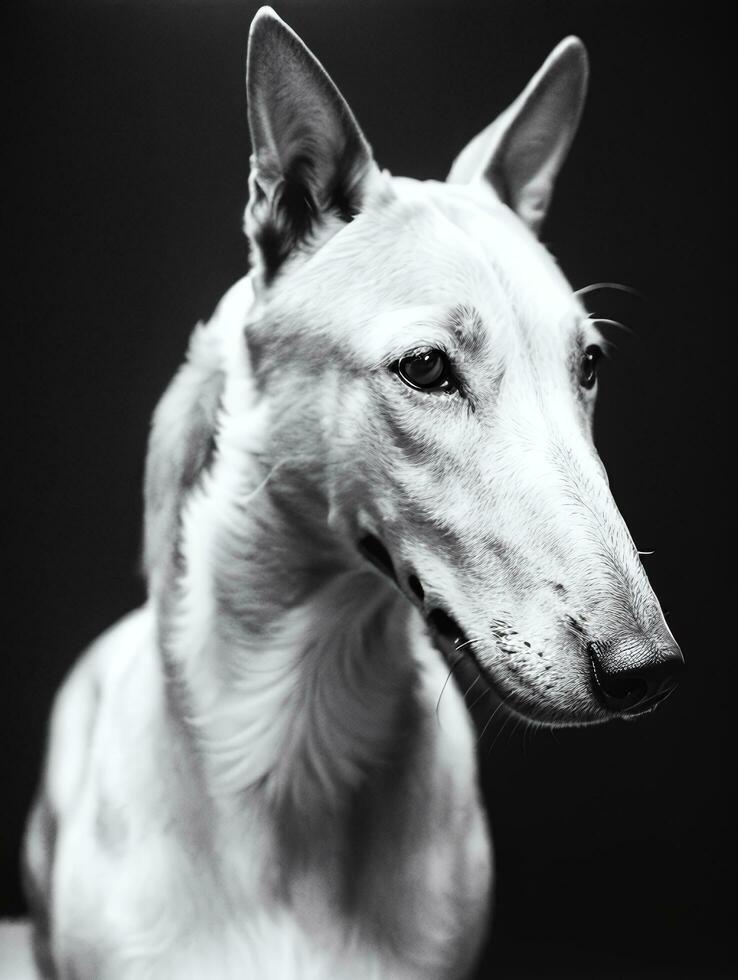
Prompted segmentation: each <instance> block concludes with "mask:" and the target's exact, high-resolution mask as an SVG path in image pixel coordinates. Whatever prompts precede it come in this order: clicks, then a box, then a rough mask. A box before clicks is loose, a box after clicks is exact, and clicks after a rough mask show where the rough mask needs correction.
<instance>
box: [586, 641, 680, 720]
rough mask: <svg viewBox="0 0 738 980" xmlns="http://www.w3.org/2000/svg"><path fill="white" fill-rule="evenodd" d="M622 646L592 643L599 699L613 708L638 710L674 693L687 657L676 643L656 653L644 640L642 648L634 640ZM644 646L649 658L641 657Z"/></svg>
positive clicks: (594, 675) (593, 673)
mask: <svg viewBox="0 0 738 980" xmlns="http://www.w3.org/2000/svg"><path fill="white" fill-rule="evenodd" d="M620 646H621V647H622V649H620V650H619V649H618V644H600V643H590V644H589V647H588V652H589V657H590V662H591V665H592V678H593V681H594V686H595V689H596V691H597V694H598V695H599V698H600V700H601V701H602V702H603V703H604V704H605V706H606V707H608V708H609V709H610V710H611V711H617V712H619V713H621V714H639V713H640V712H641V711H646V710H647V709H649V708H653V707H655V706H656V705H657V704H658V703H659V702H660V701H663V700H664V698H666V697H668V695H669V694H671V692H672V691H673V690H674V688H675V687H676V686H677V680H678V676H679V674H680V673H681V670H682V667H683V666H684V658H683V657H682V653H681V650H680V649H679V647H678V646H676V644H674V646H673V647H672V648H669V649H668V650H662V651H659V653H658V655H656V656H654V654H653V653H652V652H651V651H650V649H648V648H647V645H646V644H645V642H644V643H642V644H641V645H640V648H639V646H638V645H635V644H634V643H633V642H632V641H629V642H626V643H624V644H620ZM641 650H643V651H647V654H648V659H646V657H645V656H643V657H641V658H639V657H638V653H639V652H641Z"/></svg>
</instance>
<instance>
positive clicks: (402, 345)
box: [362, 303, 485, 363]
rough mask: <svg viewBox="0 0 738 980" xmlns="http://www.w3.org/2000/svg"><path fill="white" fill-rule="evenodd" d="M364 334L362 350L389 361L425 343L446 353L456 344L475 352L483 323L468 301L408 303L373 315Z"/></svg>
mask: <svg viewBox="0 0 738 980" xmlns="http://www.w3.org/2000/svg"><path fill="white" fill-rule="evenodd" d="M363 334H364V335H363V337H362V346H363V352H364V353H366V354H367V355H368V356H369V357H370V358H371V359H372V360H373V361H374V362H375V363H376V362H377V361H382V362H387V363H389V362H391V361H392V360H393V359H396V358H397V357H399V356H401V355H402V354H404V353H405V352H406V351H407V350H408V347H409V346H420V345H425V344H427V345H428V346H436V347H441V348H443V349H445V350H448V351H449V353H453V351H454V350H456V349H458V348H465V349H467V350H469V351H470V352H475V351H476V350H478V349H479V348H480V347H481V345H482V342H483V339H484V336H485V326H484V324H483V322H482V317H481V315H480V313H479V311H478V310H476V309H475V308H474V307H473V306H470V305H467V304H462V303H460V304H458V305H456V306H441V305H438V306H409V307H402V308H398V309H394V310H390V311H387V312H383V313H380V314H378V315H377V316H375V317H373V318H372V319H371V320H370V321H369V323H368V324H367V325H366V329H365V331H364V332H363Z"/></svg>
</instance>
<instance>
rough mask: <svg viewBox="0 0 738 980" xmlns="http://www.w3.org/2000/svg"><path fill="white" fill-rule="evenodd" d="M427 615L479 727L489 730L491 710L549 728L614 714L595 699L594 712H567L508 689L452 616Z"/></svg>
mask: <svg viewBox="0 0 738 980" xmlns="http://www.w3.org/2000/svg"><path fill="white" fill-rule="evenodd" d="M425 618H426V621H427V623H428V626H429V627H430V635H431V638H432V640H433V643H434V645H435V647H436V648H437V649H438V650H439V651H440V653H441V654H442V655H443V657H444V659H445V661H446V663H447V664H448V666H449V669H450V671H451V674H452V675H453V677H454V679H455V681H456V683H457V685H458V687H459V689H460V691H461V693H462V695H463V696H464V700H465V702H466V705H467V708H468V709H469V712H470V714H471V715H472V719H473V720H474V722H475V724H476V725H477V727H478V728H481V729H484V730H486V728H487V724H488V721H489V718H490V713H491V712H494V713H495V715H496V716H499V717H501V718H504V717H505V715H511V716H512V717H514V718H518V719H521V720H523V721H526V722H531V723H534V724H536V725H541V726H543V727H549V728H571V727H577V726H583V725H593V724H598V723H601V722H604V721H607V720H608V718H612V717H613V715H612V714H610V713H609V712H606V711H603V710H602V709H601V708H599V707H598V705H597V704H596V702H593V705H592V710H591V712H589V711H586V712H585V711H567V710H565V709H557V708H554V707H552V706H551V705H550V704H546V703H541V702H537V701H536V700H535V699H534V698H533V697H531V696H527V697H524V696H521V695H520V694H518V693H517V692H515V691H513V690H506V689H505V687H503V685H502V684H501V683H500V682H499V681H498V680H497V679H496V678H495V677H494V676H492V674H491V673H490V671H489V670H487V669H486V668H485V667H484V666H483V664H482V663H481V662H480V659H479V657H478V655H477V651H475V649H474V641H471V640H469V639H468V638H467V637H466V635H465V633H464V631H463V630H462V629H461V627H460V626H459V624H458V623H457V622H456V620H455V619H453V617H451V616H449V615H448V614H447V613H445V612H444V611H443V610H440V609H433V610H431V612H430V613H428V615H427V616H426V617H425Z"/></svg>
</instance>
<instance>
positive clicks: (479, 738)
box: [477, 697, 504, 744]
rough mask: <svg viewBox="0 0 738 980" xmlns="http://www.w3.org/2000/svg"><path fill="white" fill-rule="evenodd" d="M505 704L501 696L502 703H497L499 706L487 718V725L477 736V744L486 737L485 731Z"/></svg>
mask: <svg viewBox="0 0 738 980" xmlns="http://www.w3.org/2000/svg"><path fill="white" fill-rule="evenodd" d="M503 704H504V698H502V697H500V703H499V704H498V705H497V707H496V708H495V710H494V711H493V712H492V714H491V715H490V716H489V718H488V719H487V723H486V725H485V726H484V728H483V729H482V730H481V732H480V733H479V736H478V737H477V744H479V742H481V741H482V739H483V738H484V733H485V732H486V731H487V729H488V728H489V726H490V725H491V724H492V720H493V718H494V717H495V715H496V714H497V712H498V711H499V710H500V708H501V707H502V705H503ZM495 741H497V740H496V739H495ZM493 744H494V743H493Z"/></svg>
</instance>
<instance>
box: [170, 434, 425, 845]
mask: <svg viewBox="0 0 738 980" xmlns="http://www.w3.org/2000/svg"><path fill="white" fill-rule="evenodd" d="M224 424H225V425H226V427H227V425H228V422H227V421H226V422H225V423H224ZM221 435H222V436H223V440H222V443H221V450H220V451H219V452H216V455H215V458H214V460H213V462H212V465H211V467H210V469H209V471H208V472H207V473H206V474H204V475H203V478H202V485H201V486H200V487H199V488H198V489H197V490H196V491H195V492H194V493H193V494H192V496H191V498H190V499H189V500H188V502H187V503H186V506H185V507H184V508H183V512H182V515H181V520H180V533H179V541H178V546H177V547H176V548H175V555H176V560H175V561H173V563H172V571H171V574H170V578H169V582H168V584H167V586H166V587H165V588H164V589H163V590H162V591H161V592H160V595H159V601H158V610H159V635H160V642H161V646H162V653H163V656H164V660H165V665H166V674H167V677H168V692H169V698H170V706H171V711H172V713H173V714H174V715H175V716H176V721H177V722H178V723H180V724H183V730H184V731H185V733H186V736H187V737H188V738H189V739H190V740H191V743H192V747H193V753H192V757H193V758H196V759H197V760H198V761H199V766H200V770H201V776H202V779H203V781H204V784H205V785H204V791H205V792H206V794H207V795H208V796H209V797H211V798H212V800H213V801H214V802H215V804H216V806H220V807H222V808H224V809H225V810H226V811H231V812H233V813H238V811H239V810H240V809H241V808H243V807H244V805H245V804H249V803H258V805H259V806H266V807H270V808H273V809H274V820H273V823H274V825H275V826H276V827H278V828H279V829H278V834H279V835H280V836H281V837H283V838H284V839H283V840H281V841H280V844H281V853H282V854H291V855H292V857H293V859H294V860H295V861H300V860H301V859H303V858H304V859H307V857H308V854H307V852H308V851H310V852H311V855H310V856H311V857H314V854H313V853H312V852H314V850H315V842H316V840H319V839H321V838H323V839H325V828H326V821H330V823H331V826H335V822H336V821H342V822H343V824H344V825H345V827H346V828H348V831H350V828H351V827H353V828H354V829H355V827H356V825H357V819H358V816H357V812H358V811H359V810H366V808H367V806H370V803H369V802H368V796H371V787H372V784H373V783H374V782H375V781H381V782H383V783H386V782H387V781H388V780H389V781H392V780H393V779H396V778H397V777H398V773H399V771H400V770H402V769H404V768H405V767H406V766H407V765H408V760H409V759H410V757H411V756H412V754H413V753H412V748H411V746H412V745H413V744H415V738H416V736H417V735H418V723H417V721H418V718H419V709H418V708H417V703H416V702H417V699H416V697H415V687H416V680H417V668H416V664H415V662H414V660H413V658H412V654H411V652H410V651H411V642H410V631H411V630H412V629H413V624H414V620H413V610H412V608H411V607H410V605H409V604H408V603H407V601H406V600H405V599H404V598H403V597H402V596H400V595H399V594H398V593H397V592H396V590H395V589H394V588H393V587H392V586H391V585H389V583H386V582H385V581H384V580H383V579H382V578H381V577H380V576H379V575H378V573H377V572H376V571H375V570H374V569H373V568H371V567H370V566H368V565H364V564H363V560H362V559H360V558H358V557H357V556H354V555H353V554H352V555H351V556H350V557H349V556H347V555H346V554H345V553H344V552H342V550H341V548H340V547H339V546H337V545H336V544H334V543H332V541H331V537H330V532H329V530H328V527H327V513H326V512H327V505H326V504H325V502H324V501H322V500H321V499H320V497H319V495H316V494H315V493H314V492H312V491H311V490H310V487H309V484H307V483H304V482H301V478H300V472H299V468H296V467H295V466H288V465H283V466H280V467H276V466H272V467H271V468H270V467H265V466H264V464H263V463H262V462H257V460H256V459H255V458H245V457H244V454H243V453H241V454H240V456H239V457H238V459H239V462H240V467H241V470H240V472H238V473H234V466H235V465H236V457H235V455H234V454H233V453H230V452H229V449H228V433H227V432H225V433H221ZM236 441H237V440H235V439H234V440H232V442H233V444H234V445H235V443H236ZM265 473H266V475H265ZM322 521H323V522H326V523H325V524H324V526H323V528H322V531H321V522H322ZM359 823H361V820H360V819H359ZM348 831H347V832H348ZM351 832H353V831H351Z"/></svg>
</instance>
